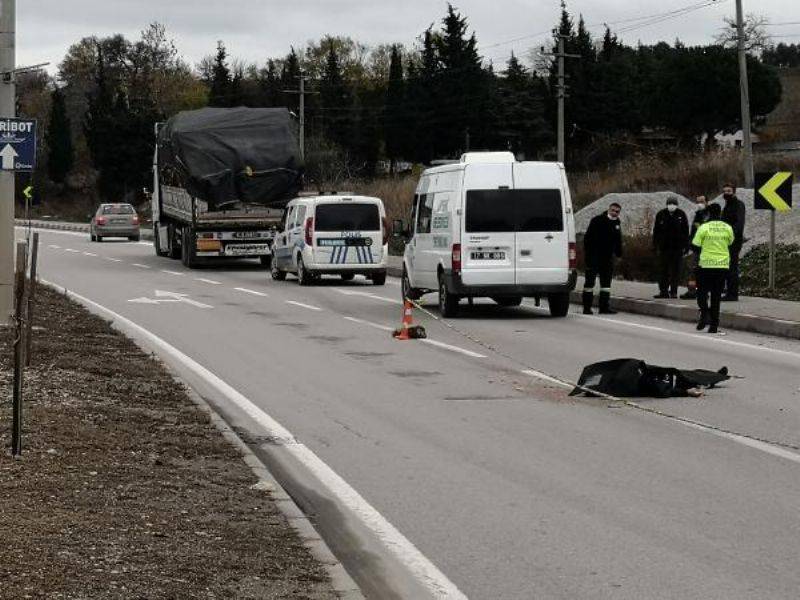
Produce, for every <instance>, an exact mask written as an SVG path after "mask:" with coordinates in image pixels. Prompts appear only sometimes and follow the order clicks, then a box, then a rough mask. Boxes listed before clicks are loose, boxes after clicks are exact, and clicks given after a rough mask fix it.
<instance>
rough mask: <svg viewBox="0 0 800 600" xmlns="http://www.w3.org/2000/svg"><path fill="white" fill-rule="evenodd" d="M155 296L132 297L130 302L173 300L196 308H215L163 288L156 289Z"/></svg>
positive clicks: (161, 302) (166, 301) (162, 302)
mask: <svg viewBox="0 0 800 600" xmlns="http://www.w3.org/2000/svg"><path fill="white" fill-rule="evenodd" d="M155 296H156V297H155V298H131V299H130V300H128V302H133V303H134V304H150V305H153V304H169V303H171V302H179V303H183V304H188V305H189V306H194V307H195V308H214V307H213V306H211V305H209V304H203V303H202V302H197V301H196V300H192V299H191V298H189V297H188V296H187V295H186V294H179V293H177V292H165V291H163V290H156V292H155Z"/></svg>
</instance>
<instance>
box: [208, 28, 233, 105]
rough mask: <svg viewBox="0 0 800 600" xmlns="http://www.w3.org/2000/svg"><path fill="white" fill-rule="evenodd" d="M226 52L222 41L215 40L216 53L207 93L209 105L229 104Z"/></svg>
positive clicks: (229, 77)
mask: <svg viewBox="0 0 800 600" xmlns="http://www.w3.org/2000/svg"><path fill="white" fill-rule="evenodd" d="M227 59H228V52H227V50H225V44H224V43H223V42H222V41H219V42H217V55H216V57H215V58H214V67H213V72H212V77H211V89H210V90H209V93H208V105H209V106H222V107H224V106H230V105H231V102H230V99H231V97H230V93H231V71H230V69H229V68H228V62H227Z"/></svg>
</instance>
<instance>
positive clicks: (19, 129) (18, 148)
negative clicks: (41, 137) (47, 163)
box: [0, 117, 36, 171]
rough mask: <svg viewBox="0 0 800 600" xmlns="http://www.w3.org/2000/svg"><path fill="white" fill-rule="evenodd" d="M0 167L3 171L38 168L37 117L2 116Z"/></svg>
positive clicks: (0, 121) (0, 125)
mask: <svg viewBox="0 0 800 600" xmlns="http://www.w3.org/2000/svg"><path fill="white" fill-rule="evenodd" d="M0 167H2V170H3V171H33V170H34V169H35V168H36V119H3V118H2V117H0Z"/></svg>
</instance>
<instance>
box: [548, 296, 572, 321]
mask: <svg viewBox="0 0 800 600" xmlns="http://www.w3.org/2000/svg"><path fill="white" fill-rule="evenodd" d="M547 304H548V305H549V306H550V316H552V317H566V316H567V313H568V312H569V292H561V293H558V294H549V295H548V296H547Z"/></svg>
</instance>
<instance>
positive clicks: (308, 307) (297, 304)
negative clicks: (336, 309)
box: [286, 300, 322, 311]
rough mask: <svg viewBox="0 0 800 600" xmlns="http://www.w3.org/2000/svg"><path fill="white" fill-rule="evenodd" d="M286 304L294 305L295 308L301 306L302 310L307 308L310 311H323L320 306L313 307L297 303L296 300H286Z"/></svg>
mask: <svg viewBox="0 0 800 600" xmlns="http://www.w3.org/2000/svg"><path fill="white" fill-rule="evenodd" d="M286 304H293V305H294V306H299V307H300V308H305V309H308V310H316V311H321V310H322V309H321V308H319V307H318V306H311V305H310V304H303V303H302V302H295V301H294V300H286Z"/></svg>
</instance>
